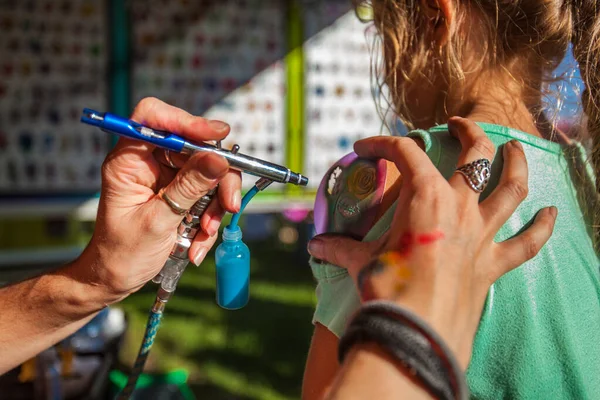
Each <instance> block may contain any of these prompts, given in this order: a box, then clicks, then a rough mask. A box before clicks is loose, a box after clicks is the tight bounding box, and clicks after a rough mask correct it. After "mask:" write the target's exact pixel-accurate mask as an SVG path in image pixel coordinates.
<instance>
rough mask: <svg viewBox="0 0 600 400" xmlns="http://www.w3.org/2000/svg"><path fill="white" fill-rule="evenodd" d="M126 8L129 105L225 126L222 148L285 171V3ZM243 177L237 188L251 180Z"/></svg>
mask: <svg viewBox="0 0 600 400" xmlns="http://www.w3.org/2000/svg"><path fill="white" fill-rule="evenodd" d="M132 6H133V8H132V27H133V43H134V59H133V99H134V101H138V100H140V99H141V98H143V97H146V96H154V97H158V98H160V99H163V100H164V101H166V102H168V103H169V104H173V105H175V106H178V107H181V108H183V109H185V110H187V111H189V112H190V113H193V114H195V115H202V116H203V117H206V118H209V119H218V120H222V121H226V122H227V123H229V124H230V126H231V133H230V135H229V136H228V138H227V139H226V140H225V141H224V142H223V143H222V145H223V147H225V148H231V146H233V144H238V145H239V146H240V152H242V153H244V154H248V155H251V156H254V157H258V158H262V159H265V160H269V161H271V162H274V163H278V164H285V159H284V156H285V147H284V146H285V134H286V131H285V109H284V107H285V90H286V85H285V70H284V63H283V58H284V56H285V52H286V40H285V38H286V33H285V27H284V25H285V21H286V18H287V14H286V9H287V7H286V4H285V2H282V1H279V0H254V1H234V0H221V1H196V2H179V1H162V2H161V3H160V6H157V4H156V2H147V1H143V0H140V1H134V2H132ZM157 26H161V27H165V28H164V29H157ZM244 178H245V179H244V186H245V187H250V186H252V184H253V183H254V181H255V179H253V178H252V177H249V176H247V177H244ZM270 190H271V189H270Z"/></svg>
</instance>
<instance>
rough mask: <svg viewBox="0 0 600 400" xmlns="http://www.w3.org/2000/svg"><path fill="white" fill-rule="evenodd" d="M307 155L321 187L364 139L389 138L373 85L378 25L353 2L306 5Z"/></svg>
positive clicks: (307, 163) (310, 171) (308, 165)
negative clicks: (365, 17) (359, 14)
mask: <svg viewBox="0 0 600 400" xmlns="http://www.w3.org/2000/svg"><path fill="white" fill-rule="evenodd" d="M303 18H304V21H305V25H304V26H305V30H304V34H305V38H306V41H305V43H304V54H305V96H306V97H305V98H306V100H305V102H306V123H305V131H304V135H305V136H304V140H305V148H307V149H310V151H307V152H306V153H305V155H304V157H305V158H304V160H305V161H304V165H305V168H306V173H307V174H309V175H310V176H312V177H314V178H316V179H313V180H312V182H311V186H312V187H317V186H318V185H319V183H320V179H321V178H322V177H323V176H324V174H325V173H326V172H327V170H328V169H329V168H330V167H331V165H333V164H334V163H335V162H336V161H338V160H339V159H340V158H342V157H343V156H345V155H347V154H348V153H350V152H351V151H352V146H353V144H354V142H356V141H357V140H359V139H362V138H365V137H369V136H374V135H379V134H381V133H382V132H384V131H386V132H387V127H386V126H385V125H384V124H383V123H382V118H381V116H380V112H379V110H378V109H377V107H376V106H375V104H376V102H375V96H374V93H376V92H377V90H378V89H377V90H373V89H374V88H376V85H374V84H373V83H372V80H371V79H370V74H371V66H372V63H371V51H372V46H373V39H374V36H373V32H372V29H371V28H372V25H370V24H365V23H364V22H362V21H361V20H359V18H358V17H357V16H356V13H355V12H354V10H353V9H352V6H351V4H350V2H348V1H340V0H337V1H317V2H306V3H305V6H304V9H303Z"/></svg>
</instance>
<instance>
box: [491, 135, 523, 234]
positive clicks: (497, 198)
mask: <svg viewBox="0 0 600 400" xmlns="http://www.w3.org/2000/svg"><path fill="white" fill-rule="evenodd" d="M502 154H503V156H504V167H503V169H502V175H501V176H500V181H499V182H498V186H497V187H496V188H495V189H494V191H493V192H492V193H491V194H490V196H489V197H488V198H487V199H485V200H484V201H482V202H481V204H480V210H481V214H482V216H483V218H484V220H485V221H486V223H487V228H488V230H489V232H490V233H491V235H492V236H494V235H495V234H496V232H498V230H499V229H500V227H501V226H502V225H504V223H505V222H506V221H507V220H508V218H510V216H511V215H512V214H513V213H514V212H515V210H516V209H517V207H518V206H519V204H521V202H523V200H525V198H526V197H527V192H528V178H529V177H528V167H527V159H526V158H525V153H524V152H523V146H521V143H519V142H518V141H517V140H512V141H510V142H508V143H506V144H505V145H504V146H503V148H502Z"/></svg>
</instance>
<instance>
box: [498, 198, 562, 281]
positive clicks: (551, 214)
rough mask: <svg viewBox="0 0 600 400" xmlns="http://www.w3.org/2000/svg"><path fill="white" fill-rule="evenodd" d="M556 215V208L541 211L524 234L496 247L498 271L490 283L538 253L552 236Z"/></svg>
mask: <svg viewBox="0 0 600 400" xmlns="http://www.w3.org/2000/svg"><path fill="white" fill-rule="evenodd" d="M557 214H558V210H557V209H556V207H548V208H544V209H542V210H541V211H540V212H538V214H537V215H536V217H535V219H534V221H533V224H532V225H531V226H530V227H529V228H528V229H527V230H526V231H525V232H523V233H521V234H520V235H518V236H516V237H514V238H512V239H509V240H507V241H505V242H502V243H499V244H498V245H496V254H497V257H496V260H498V262H499V263H500V264H499V267H500V270H499V271H497V276H492V277H491V278H492V282H495V281H496V279H498V278H500V277H501V276H502V275H504V274H505V273H507V272H509V271H511V270H513V269H515V268H517V267H518V266H520V265H521V264H523V263H525V262H526V261H529V260H531V259H532V258H533V257H535V256H536V255H537V253H539V251H540V250H541V249H542V247H544V245H545V244H546V242H547V241H548V239H550V236H552V231H553V230H554V224H555V222H556V216H557Z"/></svg>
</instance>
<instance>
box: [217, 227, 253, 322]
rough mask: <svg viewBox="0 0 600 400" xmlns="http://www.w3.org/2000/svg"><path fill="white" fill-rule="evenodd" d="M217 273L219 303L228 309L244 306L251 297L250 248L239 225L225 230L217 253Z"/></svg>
mask: <svg viewBox="0 0 600 400" xmlns="http://www.w3.org/2000/svg"><path fill="white" fill-rule="evenodd" d="M215 263H216V273H217V304H218V305H219V306H220V307H223V308H225V309H227V310H237V309H240V308H242V307H244V306H245V305H246V304H247V303H248V299H249V290H248V288H249V283H250V250H249V249H248V246H246V244H245V243H244V242H242V231H241V229H240V228H239V227H238V226H228V227H226V228H225V229H224V230H223V243H221V244H220V245H219V247H217V251H216V255H215Z"/></svg>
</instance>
